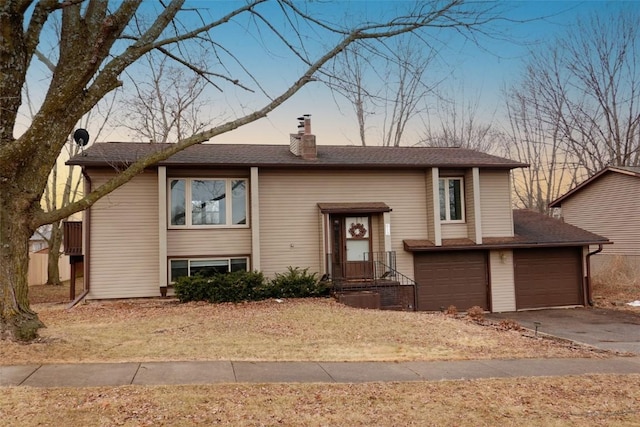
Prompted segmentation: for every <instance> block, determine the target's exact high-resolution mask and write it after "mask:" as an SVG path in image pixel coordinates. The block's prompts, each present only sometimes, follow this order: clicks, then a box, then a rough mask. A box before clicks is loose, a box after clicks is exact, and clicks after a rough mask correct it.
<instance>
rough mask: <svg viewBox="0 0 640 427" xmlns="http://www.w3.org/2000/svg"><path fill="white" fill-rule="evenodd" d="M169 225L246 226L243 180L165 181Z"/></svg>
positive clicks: (244, 186) (245, 200)
mask: <svg viewBox="0 0 640 427" xmlns="http://www.w3.org/2000/svg"><path fill="white" fill-rule="evenodd" d="M169 192H170V197H169V200H170V201H171V206H170V208H169V225H171V226H174V227H176V226H177V227H180V226H186V227H191V226H193V227H199V226H234V225H244V224H246V223H247V180H246V179H194V178H176V179H171V180H170V181H169Z"/></svg>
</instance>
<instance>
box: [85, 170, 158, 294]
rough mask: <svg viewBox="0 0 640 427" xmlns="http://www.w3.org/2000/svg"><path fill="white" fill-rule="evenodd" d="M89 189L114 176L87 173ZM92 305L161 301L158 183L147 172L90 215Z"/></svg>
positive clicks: (103, 202)
mask: <svg viewBox="0 0 640 427" xmlns="http://www.w3.org/2000/svg"><path fill="white" fill-rule="evenodd" d="M90 176H91V180H92V186H93V188H96V187H98V186H99V185H101V184H103V183H104V182H106V180H107V179H108V178H111V177H112V176H113V173H112V172H108V171H95V172H92V173H90ZM90 253H91V262H90V268H91V272H90V275H91V276H90V277H91V291H90V293H89V295H88V298H90V299H106V298H130V297H151V296H160V287H159V276H158V275H159V272H158V178H157V174H156V172H155V171H153V172H151V171H145V172H144V173H143V174H141V175H138V176H136V177H134V178H133V179H132V180H131V182H129V183H127V184H125V185H123V186H122V187H120V188H118V189H117V190H115V191H114V192H112V193H111V194H109V195H107V196H105V197H104V198H102V199H101V200H99V201H98V202H96V204H95V205H94V207H93V208H92V210H91V251H90Z"/></svg>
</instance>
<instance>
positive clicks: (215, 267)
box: [170, 258, 248, 283]
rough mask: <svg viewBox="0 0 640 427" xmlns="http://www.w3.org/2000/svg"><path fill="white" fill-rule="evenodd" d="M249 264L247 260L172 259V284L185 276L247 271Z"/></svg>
mask: <svg viewBox="0 0 640 427" xmlns="http://www.w3.org/2000/svg"><path fill="white" fill-rule="evenodd" d="M247 264H248V262H247V258H215V259H200V258H197V259H172V260H171V261H170V271H171V276H170V282H171V283H175V281H176V280H177V279H178V278H179V277H183V276H195V275H201V276H204V277H209V276H213V275H214V274H216V273H230V272H234V271H247Z"/></svg>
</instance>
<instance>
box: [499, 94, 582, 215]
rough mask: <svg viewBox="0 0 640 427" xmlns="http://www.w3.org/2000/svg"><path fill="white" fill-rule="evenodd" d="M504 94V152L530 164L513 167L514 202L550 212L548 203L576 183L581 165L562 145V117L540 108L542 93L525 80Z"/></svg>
mask: <svg viewBox="0 0 640 427" xmlns="http://www.w3.org/2000/svg"><path fill="white" fill-rule="evenodd" d="M505 96H506V109H507V119H508V124H509V127H508V130H507V131H506V135H507V136H506V139H505V141H504V142H505V145H504V150H505V154H506V155H507V156H509V157H510V158H513V159H515V160H518V161H521V162H523V163H528V164H529V167H528V168H521V169H518V170H514V171H513V181H514V188H513V191H514V195H515V197H516V199H515V201H514V202H515V205H516V206H518V207H521V208H527V209H533V210H535V211H538V212H540V213H545V214H549V203H550V202H551V201H552V200H554V199H556V198H557V197H559V196H560V195H561V194H563V193H564V192H565V191H566V190H567V189H568V188H570V187H572V186H573V185H575V183H576V182H577V180H578V179H579V176H578V170H579V169H578V168H576V165H575V163H573V162H572V159H571V156H570V154H569V153H567V151H566V150H565V147H564V145H563V141H562V138H561V133H562V132H561V126H562V125H561V123H560V120H559V117H556V119H555V120H553V118H551V117H549V116H547V115H546V113H545V112H544V111H541V109H540V106H541V105H545V101H544V100H543V99H540V98H539V96H541V94H539V93H537V92H536V91H535V90H533V88H532V87H530V86H528V85H527V84H526V82H523V83H522V84H521V85H520V86H518V85H516V86H515V87H513V88H511V89H510V90H509V92H506V93H505Z"/></svg>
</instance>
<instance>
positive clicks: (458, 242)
mask: <svg viewBox="0 0 640 427" xmlns="http://www.w3.org/2000/svg"><path fill="white" fill-rule="evenodd" d="M509 240H510V241H509ZM403 243H404V249H405V250H406V251H408V252H443V251H469V250H489V249H495V250H500V249H527V248H552V247H584V246H590V245H602V244H611V243H613V242H611V241H605V242H603V241H565V242H532V241H526V240H525V239H521V238H520V237H518V236H516V237H511V238H486V237H485V238H484V239H483V243H482V244H476V243H474V242H473V241H472V240H470V239H443V240H442V245H441V246H436V245H435V243H433V242H432V241H430V240H412V239H407V240H404V241H403Z"/></svg>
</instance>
